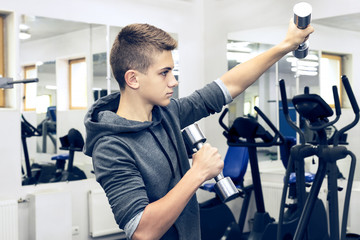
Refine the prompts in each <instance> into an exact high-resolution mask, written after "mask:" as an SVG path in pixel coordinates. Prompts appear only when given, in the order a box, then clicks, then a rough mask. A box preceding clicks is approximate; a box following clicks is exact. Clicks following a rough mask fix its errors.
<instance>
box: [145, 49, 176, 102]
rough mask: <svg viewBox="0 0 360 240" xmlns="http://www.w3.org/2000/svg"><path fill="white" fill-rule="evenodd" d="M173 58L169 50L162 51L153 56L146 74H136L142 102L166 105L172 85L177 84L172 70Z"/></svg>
mask: <svg viewBox="0 0 360 240" xmlns="http://www.w3.org/2000/svg"><path fill="white" fill-rule="evenodd" d="M173 68H174V60H173V58H172V54H171V51H163V52H162V53H159V54H156V55H154V57H153V64H152V65H151V66H150V67H149V69H148V71H147V74H142V73H140V74H139V75H138V77H139V82H140V87H139V91H140V94H141V97H142V99H143V101H144V104H150V105H153V106H154V105H159V106H166V105H168V104H169V103H170V98H171V97H172V95H173V93H174V87H176V86H177V85H178V82H177V80H176V79H175V77H174V75H173V73H172V70H173Z"/></svg>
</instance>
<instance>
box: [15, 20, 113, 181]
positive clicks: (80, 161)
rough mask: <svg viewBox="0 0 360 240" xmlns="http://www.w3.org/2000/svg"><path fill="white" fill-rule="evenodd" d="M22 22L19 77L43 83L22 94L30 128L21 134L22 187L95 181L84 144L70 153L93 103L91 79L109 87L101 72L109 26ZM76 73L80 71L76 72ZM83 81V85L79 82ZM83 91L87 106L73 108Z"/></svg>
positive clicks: (36, 84)
mask: <svg viewBox="0 0 360 240" xmlns="http://www.w3.org/2000/svg"><path fill="white" fill-rule="evenodd" d="M19 22H20V26H19V31H20V35H19V42H20V47H19V53H20V59H19V60H20V61H19V62H20V70H19V72H18V75H19V78H38V80H39V81H38V82H37V83H31V84H24V85H23V87H22V88H23V89H22V90H21V94H22V99H23V101H22V116H23V119H24V120H23V121H22V122H23V123H24V122H25V121H26V124H27V125H26V126H25V127H24V128H23V129H26V130H25V131H24V133H23V134H22V135H23V136H24V138H25V140H26V146H23V153H24V154H23V160H22V169H23V176H24V178H23V179H24V181H23V184H25V185H28V184H39V183H49V182H57V181H67V180H81V179H85V178H93V177H94V174H93V173H92V170H93V168H92V162H91V158H89V157H87V156H85V155H84V154H83V153H82V151H81V148H82V146H77V148H74V149H70V148H69V142H68V140H69V138H68V136H69V134H70V133H72V134H73V133H74V131H75V132H76V136H78V137H79V138H82V139H83V138H84V136H85V127H84V124H83V119H84V116H85V114H86V111H87V108H88V106H89V105H90V104H92V103H93V102H94V99H93V98H92V96H93V94H92V92H93V89H94V88H96V84H94V81H93V79H97V80H98V81H99V82H101V81H103V82H105V86H106V76H105V77H103V75H102V74H103V70H101V72H100V73H99V69H100V68H98V66H99V65H103V64H106V56H105V57H104V56H103V55H102V53H104V52H106V44H107V43H106V26H104V25H99V24H89V23H82V22H73V21H65V20H61V19H52V18H47V17H40V16H28V15H22V16H20V20H19ZM80 60H81V61H80ZM79 62H80V63H81V64H79V65H76V66H75V64H74V65H71V64H73V63H79ZM72 69H78V70H79V69H80V70H81V71H80V70H79V71H76V74H74V72H75V71H74V70H73V72H72V73H71V70H72ZM105 72H106V70H105ZM80 80H81V81H85V82H84V83H83V84H77V82H78V81H80ZM76 87H78V88H81V89H76ZM81 92H82V93H83V95H81V96H80V98H81V99H83V100H85V101H82V103H83V106H81V107H76V108H72V107H71V106H72V104H73V102H72V101H74V97H73V99H72V98H71V96H79V94H80V93H81ZM71 93H72V94H75V95H71ZM73 105H74V104H73ZM29 126H30V127H29ZM73 130H74V131H73ZM26 131H27V132H26ZM22 132H23V131H22ZM80 142H81V141H80ZM25 147H26V148H27V149H26V150H25V149H24V148H25ZM25 152H27V154H25ZM72 155H73V158H72V157H71V156H72ZM29 166H30V167H29ZM28 172H30V174H28ZM55 172H56V174H55ZM69 172H71V173H69ZM55 175H56V177H55Z"/></svg>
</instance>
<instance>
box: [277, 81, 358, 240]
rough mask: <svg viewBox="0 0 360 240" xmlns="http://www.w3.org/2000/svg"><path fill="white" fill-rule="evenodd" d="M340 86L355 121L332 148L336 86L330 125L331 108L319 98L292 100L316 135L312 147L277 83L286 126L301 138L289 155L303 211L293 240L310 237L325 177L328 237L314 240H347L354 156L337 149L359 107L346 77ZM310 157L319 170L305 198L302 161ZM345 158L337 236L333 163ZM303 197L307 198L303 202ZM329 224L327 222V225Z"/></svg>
mask: <svg viewBox="0 0 360 240" xmlns="http://www.w3.org/2000/svg"><path fill="white" fill-rule="evenodd" d="M342 82H343V85H344V88H345V91H346V93H347V95H348V97H349V100H350V102H351V106H352V109H353V111H354V114H355V119H354V120H353V121H352V122H351V123H350V124H348V125H347V126H345V127H343V128H342V129H340V130H339V131H337V132H336V134H335V136H334V138H333V141H332V144H330V143H329V141H328V138H327V135H326V131H325V129H326V127H328V126H332V125H334V124H335V123H336V122H337V121H338V120H339V118H340V115H341V108H340V103H339V97H338V92H337V88H336V86H334V87H333V95H334V100H335V109H336V118H335V119H334V120H332V121H329V119H328V118H329V117H331V116H332V115H333V111H332V109H331V108H330V106H329V105H328V104H327V103H326V102H325V101H324V100H323V99H322V98H321V97H320V96H318V95H316V94H309V93H305V94H302V95H297V96H295V97H294V98H293V99H292V101H293V104H294V107H295V109H296V111H297V112H298V113H299V114H300V116H301V117H303V118H304V119H306V121H307V125H308V126H307V127H308V128H309V129H310V130H312V131H315V132H316V133H317V136H318V138H317V142H316V144H315V145H306V144H305V139H304V134H303V132H302V130H301V129H300V128H299V127H297V126H296V125H295V124H294V123H293V122H292V120H291V119H290V117H289V115H288V107H287V98H286V91H285V83H284V80H280V90H281V98H282V103H283V110H284V114H285V117H286V118H287V121H288V123H289V124H290V126H291V127H293V128H294V129H295V130H296V131H297V133H298V134H299V136H300V142H301V144H300V145H296V146H294V147H293V148H292V149H291V155H290V159H289V166H291V165H292V163H294V165H295V171H296V178H297V180H296V185H297V196H298V202H299V205H300V206H303V207H302V212H301V217H300V220H299V222H298V225H297V228H296V232H295V234H294V237H293V239H294V240H303V239H307V238H305V237H309V234H308V231H309V228H308V227H309V226H310V224H309V221H310V217H311V215H312V213H313V210H314V207H315V204H316V201H317V196H318V194H319V191H320V188H321V185H322V182H323V180H324V178H325V176H326V175H327V180H328V196H327V200H328V204H329V216H328V219H326V220H325V221H324V222H323V223H322V224H323V225H324V226H327V225H328V224H329V234H326V235H324V236H322V237H321V238H317V239H330V240H338V239H341V240H345V239H346V226H347V218H348V211H349V203H350V195H351V188H352V183H353V178H354V171H355V163H356V157H355V155H354V154H353V153H352V152H351V151H349V150H348V149H347V148H346V147H344V146H339V143H340V141H341V139H342V138H343V134H344V133H345V132H346V131H348V130H349V129H351V128H353V127H354V126H355V125H356V124H357V123H358V121H359V107H358V105H357V102H356V99H355V97H354V94H353V92H352V89H351V86H350V84H349V81H348V79H347V77H346V76H342ZM309 156H317V157H318V159H319V163H318V169H317V172H316V175H315V179H314V182H313V184H312V187H311V190H310V193H309V194H308V195H307V194H306V189H305V184H304V183H305V181H304V158H305V157H309ZM346 156H350V157H351V165H350V170H349V176H348V184H347V189H346V193H345V200H344V209H343V219H342V224H341V234H340V232H339V231H340V224H339V209H338V185H337V180H338V168H337V165H336V161H337V160H340V159H343V158H345V157H346ZM290 172H291V170H290V168H289V167H288V169H287V171H286V176H285V183H284V191H283V195H282V200H281V209H282V210H283V209H284V208H285V198H286V189H287V184H288V179H289V176H290ZM306 196H308V197H307V198H306ZM283 216H284V212H283V211H280V215H279V225H278V233H281V232H282V221H283ZM327 220H328V221H329V222H328V221H327ZM279 236H280V234H278V239H281V238H279Z"/></svg>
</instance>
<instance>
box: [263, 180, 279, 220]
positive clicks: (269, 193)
mask: <svg viewBox="0 0 360 240" xmlns="http://www.w3.org/2000/svg"><path fill="white" fill-rule="evenodd" d="M262 190H263V195H264V201H265V209H266V211H267V212H268V213H269V214H270V216H271V217H273V218H275V219H276V220H277V219H278V218H279V211H280V202H281V195H282V190H283V185H281V184H279V183H271V182H262Z"/></svg>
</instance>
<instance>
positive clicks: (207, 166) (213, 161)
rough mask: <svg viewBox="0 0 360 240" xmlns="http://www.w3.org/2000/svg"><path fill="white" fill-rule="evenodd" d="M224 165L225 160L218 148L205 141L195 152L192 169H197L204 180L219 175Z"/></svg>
mask: <svg viewBox="0 0 360 240" xmlns="http://www.w3.org/2000/svg"><path fill="white" fill-rule="evenodd" d="M223 167H224V162H223V161H222V160H221V156H220V154H219V152H218V149H217V148H215V147H212V146H211V145H210V144H209V143H205V144H204V145H203V146H202V148H201V149H200V150H199V151H198V152H197V153H195V154H193V166H192V169H193V170H196V171H197V172H198V174H199V176H202V177H203V178H204V181H207V180H210V179H212V178H214V177H216V176H217V175H219V174H220V173H221V171H222V169H223Z"/></svg>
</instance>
